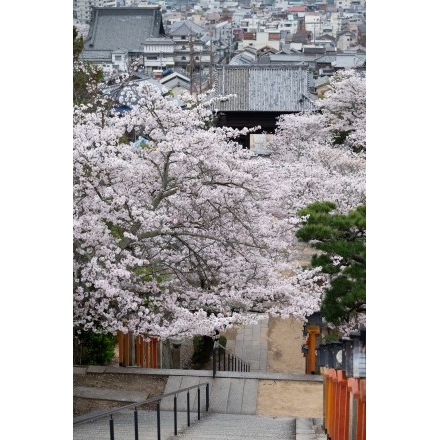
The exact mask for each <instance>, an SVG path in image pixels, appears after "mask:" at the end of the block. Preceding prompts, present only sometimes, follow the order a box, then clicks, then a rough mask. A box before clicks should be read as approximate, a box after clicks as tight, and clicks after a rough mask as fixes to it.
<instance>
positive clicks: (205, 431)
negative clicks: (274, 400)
mask: <svg viewBox="0 0 440 440" xmlns="http://www.w3.org/2000/svg"><path fill="white" fill-rule="evenodd" d="M294 428H295V419H294V418H293V417H268V416H257V415H238V414H219V413H210V414H208V415H207V416H205V417H203V418H202V419H201V420H200V421H198V422H197V423H196V424H194V425H192V426H190V427H188V428H187V429H185V430H184V431H183V432H182V434H181V435H179V437H178V438H179V439H182V440H242V439H261V440H268V439H274V440H275V439H276V440H292V439H293V438H294V434H295V431H294Z"/></svg>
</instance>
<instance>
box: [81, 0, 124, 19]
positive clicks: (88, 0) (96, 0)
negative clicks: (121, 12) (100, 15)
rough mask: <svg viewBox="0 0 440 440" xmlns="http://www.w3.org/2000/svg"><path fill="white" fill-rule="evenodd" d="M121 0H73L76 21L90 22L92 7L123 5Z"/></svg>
mask: <svg viewBox="0 0 440 440" xmlns="http://www.w3.org/2000/svg"><path fill="white" fill-rule="evenodd" d="M121 3H122V2H121V0H119V1H118V0H73V18H74V20H75V21H76V23H87V24H88V23H90V20H91V19H92V7H93V6H95V7H97V8H104V7H105V8H110V7H117V6H121Z"/></svg>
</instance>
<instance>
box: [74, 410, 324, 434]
mask: <svg viewBox="0 0 440 440" xmlns="http://www.w3.org/2000/svg"><path fill="white" fill-rule="evenodd" d="M112 417H113V421H114V435H115V438H116V439H118V440H134V438H135V435H134V412H133V411H132V410H124V411H121V412H120V413H117V414H114V415H113V416H112ZM187 417H188V414H187V412H186V411H184V412H182V411H179V412H178V413H177V433H178V435H177V437H176V436H175V435H174V413H173V412H172V411H163V410H162V411H161V413H160V420H161V423H160V433H161V440H171V439H177V438H178V439H182V440H199V439H200V440H241V439H247V438H249V439H256V440H259V439H264V440H270V439H274V440H292V439H295V440H327V436H326V434H325V433H324V431H323V429H322V427H323V419H313V418H295V417H287V416H281V417H270V416H259V415H245V414H221V413H214V412H209V413H206V412H201V417H200V420H198V414H197V412H190V426H189V427H188V419H187ZM138 426H139V438H140V439H142V440H157V439H158V432H157V413H156V411H142V410H139V411H138ZM91 439H93V440H109V439H110V425H109V416H105V417H102V418H98V419H95V420H93V421H90V422H86V423H83V424H81V425H75V426H74V427H73V440H91Z"/></svg>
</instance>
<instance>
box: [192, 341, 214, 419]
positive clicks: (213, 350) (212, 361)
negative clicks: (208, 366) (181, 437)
mask: <svg viewBox="0 0 440 440" xmlns="http://www.w3.org/2000/svg"><path fill="white" fill-rule="evenodd" d="M216 352H217V354H218V345H217V341H215V342H214V347H213V349H212V378H213V379H215V373H216V371H215V368H216V361H215V358H216ZM188 426H189V425H188Z"/></svg>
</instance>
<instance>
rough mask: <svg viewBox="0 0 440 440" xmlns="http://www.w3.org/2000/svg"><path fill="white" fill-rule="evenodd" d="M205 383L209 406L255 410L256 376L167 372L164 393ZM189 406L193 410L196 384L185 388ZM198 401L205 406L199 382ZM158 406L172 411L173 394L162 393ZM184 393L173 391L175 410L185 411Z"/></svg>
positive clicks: (221, 409) (231, 410) (241, 411)
mask: <svg viewBox="0 0 440 440" xmlns="http://www.w3.org/2000/svg"><path fill="white" fill-rule="evenodd" d="M206 382H208V383H209V410H210V412H218V413H224V414H248V415H250V414H255V413H256V409H257V395H258V379H239V378H220V377H216V378H215V379H212V378H207V377H198V378H197V377H188V376H180V377H179V376H171V377H169V378H168V381H167V384H166V386H165V390H164V394H167V393H172V392H174V391H178V390H180V389H183V388H186V387H191V386H194V385H199V384H203V383H206ZM189 394H190V410H192V411H196V410H197V388H193V389H191V390H189ZM200 405H201V408H205V406H206V385H203V386H200ZM161 408H162V409H164V410H167V411H172V410H173V408H174V396H169V397H165V398H163V399H162V401H161ZM186 408H187V393H186V392H183V393H179V394H177V410H178V411H186Z"/></svg>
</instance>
